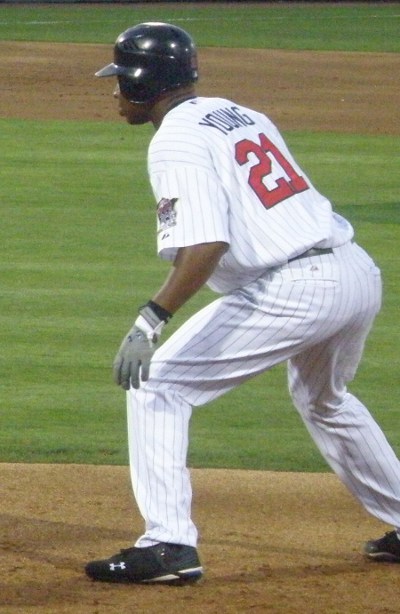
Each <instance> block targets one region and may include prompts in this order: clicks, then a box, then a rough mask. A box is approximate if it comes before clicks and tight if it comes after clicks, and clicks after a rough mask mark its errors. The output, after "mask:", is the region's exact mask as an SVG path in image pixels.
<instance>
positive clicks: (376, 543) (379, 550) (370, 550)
mask: <svg viewBox="0 0 400 614" xmlns="http://www.w3.org/2000/svg"><path fill="white" fill-rule="evenodd" d="M364 554H366V555H367V557H368V558H370V559H373V560H374V561H385V562H387V563H400V539H399V538H398V537H397V533H396V531H390V532H389V533H386V534H385V535H384V536H383V537H381V539H376V540H371V541H369V542H367V543H366V544H365V546H364Z"/></svg>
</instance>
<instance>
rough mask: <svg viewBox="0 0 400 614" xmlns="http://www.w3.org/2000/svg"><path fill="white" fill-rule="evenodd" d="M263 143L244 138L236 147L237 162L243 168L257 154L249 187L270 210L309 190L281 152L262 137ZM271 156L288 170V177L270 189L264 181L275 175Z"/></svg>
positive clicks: (250, 173) (251, 171)
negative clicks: (256, 162)
mask: <svg viewBox="0 0 400 614" xmlns="http://www.w3.org/2000/svg"><path fill="white" fill-rule="evenodd" d="M258 136H259V138H260V144H259V145H258V144H257V143H254V142H253V141H249V140H248V139H244V140H243V141H239V143H236V145H235V158H236V162H238V164H240V166H242V165H243V164H246V162H248V161H249V154H254V155H255V156H256V158H257V160H258V164H254V165H253V166H252V167H251V168H250V172H249V179H248V182H249V185H250V187H251V188H252V190H253V191H254V192H255V193H256V194H257V196H258V198H259V199H260V201H261V202H262V204H263V205H264V207H265V208H266V209H270V208H271V207H274V206H275V205H277V204H278V203H280V202H281V201H282V200H285V199H286V198H289V197H290V196H293V194H298V193H299V192H304V190H307V189H308V188H309V185H308V184H307V182H306V181H305V180H304V179H303V177H301V175H298V174H297V173H296V171H295V170H294V168H293V166H292V165H291V164H290V162H289V161H288V160H287V159H286V158H285V156H284V155H283V154H282V153H281V152H280V151H279V149H278V148H277V147H276V146H275V145H274V144H273V143H272V142H271V141H270V140H269V139H268V138H267V137H266V136H265V134H259V135H258ZM271 156H272V157H273V158H275V160H276V162H277V163H278V164H279V166H280V167H281V168H282V169H283V170H284V171H285V173H286V176H287V177H288V179H286V178H285V177H280V178H279V179H276V180H275V183H276V187H275V188H267V186H266V185H265V184H264V182H263V179H264V178H265V177H267V176H268V175H270V174H271V172H272V160H271Z"/></svg>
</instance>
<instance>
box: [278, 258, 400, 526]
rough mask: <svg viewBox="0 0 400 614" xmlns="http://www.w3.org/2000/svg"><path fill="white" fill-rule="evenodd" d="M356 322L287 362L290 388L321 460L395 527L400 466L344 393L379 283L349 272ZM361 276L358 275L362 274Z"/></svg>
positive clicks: (366, 415) (378, 432)
mask: <svg viewBox="0 0 400 614" xmlns="http://www.w3.org/2000/svg"><path fill="white" fill-rule="evenodd" d="M348 272H349V279H348V283H349V284H352V285H353V289H352V291H351V292H349V294H348V296H349V299H350V298H352V300H353V301H356V302H357V303H358V305H359V309H358V312H357V309H355V310H354V313H355V317H353V319H352V320H351V321H350V322H349V323H348V324H347V325H346V326H345V327H344V328H343V330H341V331H339V332H338V333H337V334H335V335H334V336H333V337H332V338H331V339H329V341H323V342H322V343H320V344H318V345H315V346H313V347H311V348H309V349H307V350H306V351H304V352H302V353H301V354H299V355H297V356H296V357H294V358H292V359H291V360H290V361H289V363H288V377H289V389H290V391H291V395H292V398H293V401H294V404H295V406H296V407H297V409H298V411H299V413H300V414H301V416H302V418H303V420H304V423H305V425H306V427H307V429H308V431H309V432H310V434H311V436H312V438H313V439H314V441H315V443H316V445H317V446H318V448H319V450H320V451H321V453H322V454H323V456H324V458H325V459H326V461H327V462H328V463H329V465H330V466H331V467H332V469H333V470H334V471H335V472H336V473H337V475H338V476H339V477H340V479H341V480H342V481H343V483H344V484H345V485H346V486H347V487H348V488H349V490H350V491H351V492H352V493H353V494H354V495H355V497H357V498H358V499H359V501H360V502H361V503H362V504H363V505H364V507H365V508H366V509H367V510H368V511H369V512H370V513H371V514H372V515H374V516H375V517H377V518H379V519H380V520H382V521H383V522H385V523H387V524H388V525H392V526H395V527H398V526H400V462H399V460H398V459H397V457H396V455H395V453H394V451H393V449H392V448H391V446H390V444H389V443H388V441H387V439H386V437H385V435H384V434H383V433H382V430H381V429H380V427H379V426H378V425H377V423H376V422H375V420H374V419H373V417H372V416H371V414H370V413H369V412H368V410H367V408H366V407H365V406H364V405H363V404H362V403H361V402H360V401H359V400H358V399H357V398H356V397H355V396H354V395H352V394H350V393H349V392H348V391H347V388H346V384H347V382H348V381H350V380H351V379H353V377H354V375H355V372H356V369H357V366H358V364H359V361H360V358H361V355H362V351H363V347H364V343H365V340H366V337H367V335H368V332H369V329H370V327H371V324H372V321H373V319H374V316H375V314H376V311H377V308H378V307H379V302H380V280H379V279H378V276H377V275H376V273H374V271H373V270H371V274H370V275H369V276H365V275H363V274H362V275H361V274H360V280H362V282H361V283H357V279H356V276H355V275H354V273H356V271H354V270H353V271H351V270H349V271H348ZM361 273H362V271H361Z"/></svg>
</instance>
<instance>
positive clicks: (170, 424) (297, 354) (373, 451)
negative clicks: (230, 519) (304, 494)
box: [127, 243, 400, 546]
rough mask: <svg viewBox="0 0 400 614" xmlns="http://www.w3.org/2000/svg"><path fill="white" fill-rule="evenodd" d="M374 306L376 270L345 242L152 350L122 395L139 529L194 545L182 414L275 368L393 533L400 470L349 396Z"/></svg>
mask: <svg viewBox="0 0 400 614" xmlns="http://www.w3.org/2000/svg"><path fill="white" fill-rule="evenodd" d="M380 304H381V279H380V273H379V270H378V269H377V268H376V266H375V265H374V263H373V262H372V260H371V259H370V257H369V256H368V255H367V254H366V253H365V252H364V251H363V250H362V249H361V248H360V247H359V246H358V245H356V244H354V243H349V244H347V245H345V246H342V247H340V248H336V249H334V253H333V254H324V255H318V256H312V257H309V258H302V259H299V260H294V261H292V262H290V263H288V264H287V265H285V266H283V267H281V268H279V269H274V270H270V271H268V272H267V273H266V274H265V275H263V276H262V277H261V278H259V279H257V280H256V281H254V282H252V283H250V284H248V285H247V286H245V287H243V288H240V289H239V290H235V291H233V292H231V293H229V294H227V295H224V296H223V297H221V298H219V299H217V300H216V301H214V302H212V303H211V304H210V305H208V306H207V307H205V308H204V309H202V310H201V311H199V312H198V313H197V314H195V315H194V316H193V317H191V318H190V319H189V320H188V321H187V322H186V323H185V324H184V325H183V326H182V327H181V328H180V329H179V330H178V331H176V333H174V334H173V335H172V336H171V337H170V338H169V339H168V340H167V341H166V342H165V343H164V344H163V345H162V346H161V347H160V348H159V349H158V350H157V351H156V353H155V354H154V357H153V361H152V364H151V371H150V379H149V381H148V382H146V383H144V384H142V386H141V388H140V389H139V390H134V389H131V390H130V391H129V392H128V395H127V404H128V438H129V455H130V469H131V478H132V485H133V490H134V494H135V498H136V501H137V504H138V507H139V509H140V512H141V514H142V516H143V518H144V520H145V533H144V534H143V535H142V536H141V537H140V538H139V540H138V541H137V543H136V545H137V546H147V545H150V544H152V543H155V542H159V541H163V542H171V543H181V544H187V545H191V546H195V545H196V543H197V529H196V527H195V525H194V523H193V522H192V520H191V497H192V491H191V484H190V476H189V472H188V469H187V467H186V456H187V449H188V430H189V421H190V416H191V412H192V407H196V406H199V405H203V404H205V403H208V402H210V401H212V400H213V399H216V398H217V397H219V396H220V395H222V394H224V393H225V392H227V391H229V390H231V389H232V388H234V387H236V386H238V385H239V384H241V383H242V382H244V381H246V380H248V379H249V378H251V377H253V376H255V375H257V374H259V373H262V372H264V371H266V370H268V369H270V368H272V367H273V366H274V365H277V364H279V363H282V362H283V361H287V364H288V381H289V391H290V394H291V397H292V399H293V403H294V405H295V407H296V409H297V410H298V412H299V413H300V415H301V417H302V419H303V421H304V423H305V425H306V427H307V429H308V431H309V433H310V435H311V436H312V438H313V440H314V442H315V444H316V445H317V446H318V448H319V450H320V452H321V453H322V455H323V457H324V458H325V460H326V461H327V462H328V463H329V465H330V466H331V468H332V469H333V470H334V471H335V472H336V474H337V475H338V476H339V478H340V479H341V480H342V481H343V483H344V484H345V485H346V486H347V487H348V488H349V490H350V491H351V492H352V493H353V494H354V495H355V496H356V497H357V498H358V500H359V501H360V503H361V504H362V505H363V506H364V507H365V508H366V509H367V510H368V511H369V512H370V513H371V514H373V515H374V516H376V517H377V518H379V519H380V520H382V521H383V522H385V523H387V524H390V525H393V526H395V527H400V462H399V460H398V459H397V458H396V456H395V454H394V452H393V450H392V448H391V447H390V445H389V443H388V442H387V440H386V438H385V436H384V434H383V433H382V431H381V429H380V428H379V426H378V425H377V424H376V422H375V421H374V419H373V418H372V416H371V415H370V413H369V412H368V410H367V409H366V407H364V405H362V403H361V402H360V401H359V400H358V399H357V398H356V397H354V396H353V395H352V394H350V393H349V392H348V390H347V387H346V386H347V383H348V382H349V381H350V380H352V379H353V377H354V375H355V373H356V370H357V367H358V364H359V362H360V359H361V356H362V352H363V348H364V343H365V340H366V337H367V335H368V332H369V330H370V328H371V326H372V323H373V320H374V317H375V315H376V314H377V312H378V311H379V308H380Z"/></svg>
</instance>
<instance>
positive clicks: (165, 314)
mask: <svg viewBox="0 0 400 614" xmlns="http://www.w3.org/2000/svg"><path fill="white" fill-rule="evenodd" d="M143 307H150V309H151V310H152V311H154V313H155V314H156V316H157V318H159V319H160V320H164V322H168V321H169V320H170V319H171V318H172V313H170V312H169V311H167V310H166V309H164V307H161V305H158V304H157V303H155V302H154V301H148V302H147V303H146V305H143V306H142V307H140V309H143Z"/></svg>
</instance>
